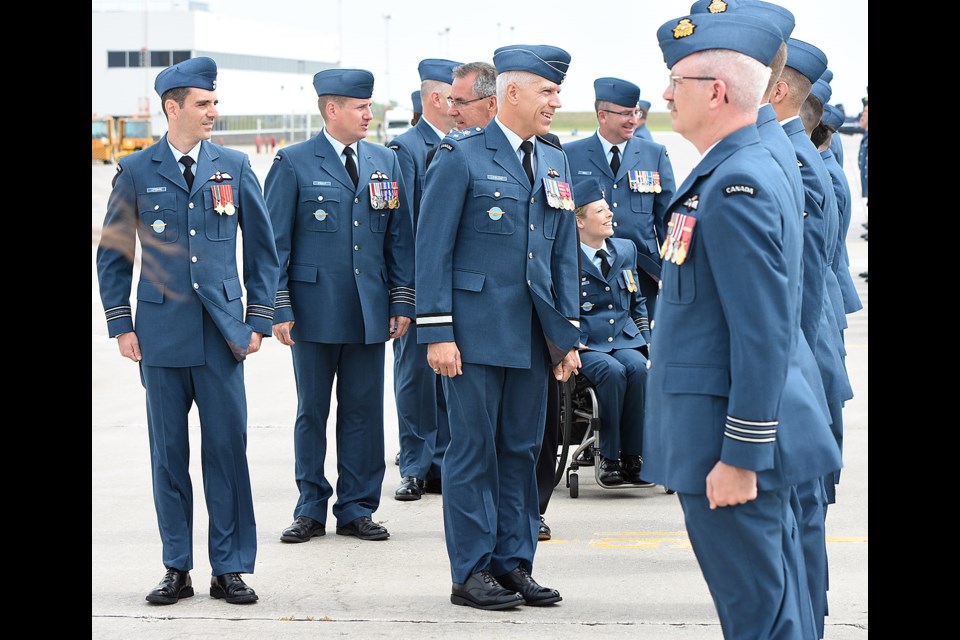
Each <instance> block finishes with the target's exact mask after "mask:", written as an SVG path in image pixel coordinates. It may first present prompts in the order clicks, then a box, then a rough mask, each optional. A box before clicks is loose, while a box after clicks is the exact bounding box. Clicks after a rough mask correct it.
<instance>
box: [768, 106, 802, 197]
mask: <svg viewBox="0 0 960 640" xmlns="http://www.w3.org/2000/svg"><path fill="white" fill-rule="evenodd" d="M757 131H758V132H759V133H760V144H762V145H763V147H764V148H765V149H766V150H767V151H769V152H770V155H772V156H773V159H774V160H776V162H777V164H778V165H779V166H780V168H781V169H783V173H784V175H786V176H787V180H788V181H789V182H790V190H791V192H792V193H793V196H794V198H795V199H796V203H797V211H799V212H802V211H803V178H802V177H801V176H800V167H799V166H798V165H797V153H796V151H794V149H793V143H792V142H790V138H789V137H788V136H787V133H786V131H784V130H783V127H782V126H780V123H779V122H778V121H777V112H776V111H775V110H774V109H773V105H771V104H770V103H769V102H767V103H766V104H764V105H763V106H761V107H760V110H759V111H758V112H757Z"/></svg>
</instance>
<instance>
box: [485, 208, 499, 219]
mask: <svg viewBox="0 0 960 640" xmlns="http://www.w3.org/2000/svg"><path fill="white" fill-rule="evenodd" d="M487 215H488V216H490V219H491V220H499V219H500V218H502V217H503V209H501V208H500V207H490V210H489V211H487Z"/></svg>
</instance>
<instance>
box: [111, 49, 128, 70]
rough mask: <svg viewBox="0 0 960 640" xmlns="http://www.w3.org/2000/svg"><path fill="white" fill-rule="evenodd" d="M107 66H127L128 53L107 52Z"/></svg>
mask: <svg viewBox="0 0 960 640" xmlns="http://www.w3.org/2000/svg"><path fill="white" fill-rule="evenodd" d="M107 66H108V67H125V66H127V52H126V51H107Z"/></svg>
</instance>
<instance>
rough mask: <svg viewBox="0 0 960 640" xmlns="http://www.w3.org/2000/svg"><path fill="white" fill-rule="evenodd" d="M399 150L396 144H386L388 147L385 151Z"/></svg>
mask: <svg viewBox="0 0 960 640" xmlns="http://www.w3.org/2000/svg"><path fill="white" fill-rule="evenodd" d="M399 148H400V145H398V144H388V145H387V149H393V150H394V151H396V150H397V149H399Z"/></svg>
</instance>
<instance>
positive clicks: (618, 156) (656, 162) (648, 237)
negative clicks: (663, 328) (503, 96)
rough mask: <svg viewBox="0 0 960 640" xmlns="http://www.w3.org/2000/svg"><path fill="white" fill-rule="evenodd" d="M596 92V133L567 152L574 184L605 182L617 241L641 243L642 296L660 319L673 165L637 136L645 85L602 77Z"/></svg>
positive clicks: (664, 152)
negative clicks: (662, 261) (663, 248)
mask: <svg viewBox="0 0 960 640" xmlns="http://www.w3.org/2000/svg"><path fill="white" fill-rule="evenodd" d="M593 88H594V93H595V96H596V102H595V103H594V109H595V110H596V112H597V123H598V127H597V132H596V133H595V134H594V135H592V136H590V137H588V138H583V139H581V140H574V141H573V142H570V143H567V145H566V146H565V147H564V151H566V153H567V158H569V160H570V169H571V171H573V180H574V182H579V181H581V180H586V179H589V178H599V179H600V183H601V185H602V187H603V192H604V193H605V194H607V200H608V201H609V204H610V208H611V209H612V210H613V213H614V214H615V216H616V219H615V220H614V227H615V230H616V235H617V237H619V238H624V239H626V240H632V241H633V243H634V244H635V245H637V261H638V262H637V265H636V266H637V272H638V273H639V274H640V280H639V283H638V284H639V286H640V293H642V294H643V296H644V299H645V300H646V301H647V312H648V313H649V314H650V316H651V317H655V315H654V314H655V311H656V306H655V301H656V297H657V282H658V281H659V278H660V253H659V249H660V243H661V242H663V238H664V232H665V228H666V222H665V221H664V215H665V213H666V210H667V203H668V202H670V198H671V197H672V196H673V190H674V187H675V183H674V179H673V167H672V166H671V165H670V158H668V157H667V148H666V147H664V146H663V145H662V144H657V143H656V142H652V141H649V140H644V139H642V138H634V136H633V134H634V131H635V130H636V126H637V114H638V107H637V102H638V100H639V99H640V87H638V86H637V85H635V84H633V83H632V82H628V81H626V80H621V79H619V78H597V79H596V80H594V82H593Z"/></svg>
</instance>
